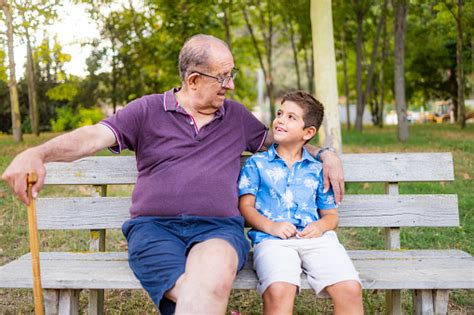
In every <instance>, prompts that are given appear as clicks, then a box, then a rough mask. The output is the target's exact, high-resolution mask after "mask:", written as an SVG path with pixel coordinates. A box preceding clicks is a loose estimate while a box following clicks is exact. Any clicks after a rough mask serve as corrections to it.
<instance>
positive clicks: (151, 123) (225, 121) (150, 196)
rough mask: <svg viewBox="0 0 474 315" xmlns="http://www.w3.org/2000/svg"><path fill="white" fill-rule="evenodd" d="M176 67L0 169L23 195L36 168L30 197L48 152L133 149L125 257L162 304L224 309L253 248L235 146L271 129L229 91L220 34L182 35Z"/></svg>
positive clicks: (71, 156)
mask: <svg viewBox="0 0 474 315" xmlns="http://www.w3.org/2000/svg"><path fill="white" fill-rule="evenodd" d="M179 71H180V77H181V80H182V87H181V88H178V89H172V90H170V91H167V92H165V93H164V94H154V95H148V96H144V97H142V98H140V99H137V100H135V101H133V102H131V103H130V104H128V105H127V106H126V107H125V108H124V109H123V110H121V111H119V112H118V113H117V114H115V115H114V116H112V117H109V118H107V119H105V120H103V121H102V122H100V123H98V124H96V125H94V126H86V127H82V128H79V129H77V130H75V131H72V132H70V133H67V134H64V135H61V136H59V137H57V138H54V139H52V140H50V141H48V142H46V143H44V144H42V145H40V146H37V147H34V148H30V149H28V150H26V151H24V152H22V153H20V154H19V155H18V156H17V157H16V158H15V159H14V160H13V161H12V163H11V164H10V166H9V167H8V168H7V169H6V170H5V172H4V174H3V175H2V178H3V179H4V180H5V181H6V182H7V183H8V185H9V186H10V187H11V188H12V190H13V192H14V193H15V194H16V195H18V197H19V198H20V199H21V200H22V201H23V202H24V203H28V202H29V200H28V198H27V196H26V193H25V191H26V174H27V172H29V171H32V170H34V171H36V172H37V173H38V175H39V181H38V183H37V184H36V185H35V186H34V187H33V196H34V197H36V195H37V193H38V192H39V191H40V189H41V186H42V184H43V182H44V177H45V168H44V163H46V162H51V161H74V160H76V159H79V158H81V157H85V156H89V155H93V154H95V153H96V152H98V151H100V150H102V149H104V148H110V150H112V151H114V152H117V153H119V152H120V151H121V150H123V149H129V150H132V151H134V152H135V153H136V158H137V168H138V172H139V174H138V179H137V183H136V186H135V189H134V191H133V195H132V206H131V209H130V214H131V219H130V220H128V221H127V222H125V223H124V225H123V228H122V229H123V233H124V235H125V237H126V238H127V241H128V251H129V263H130V267H131V268H132V270H133V272H134V274H135V275H136V277H137V278H138V279H139V280H140V282H141V284H142V285H143V287H144V288H145V289H146V290H147V292H148V293H149V295H150V297H151V298H152V300H153V301H154V303H155V304H156V305H157V306H158V307H159V308H160V310H161V311H162V313H165V314H166V313H172V312H173V311H174V308H175V306H176V313H180V314H184V313H193V314H201V313H202V314H204V313H205V314H223V313H224V312H225V310H226V306H227V301H228V298H229V294H230V290H231V287H232V282H233V280H234V278H235V275H236V273H237V272H238V271H239V270H240V269H241V268H242V267H243V266H244V264H245V260H246V257H247V253H248V250H249V244H248V242H247V241H246V239H245V237H244V234H243V227H244V220H243V218H242V217H241V216H240V213H239V210H238V207H237V205H238V201H237V188H236V187H237V186H236V183H237V178H238V175H239V170H240V155H241V153H242V152H243V151H245V150H247V151H251V152H256V151H258V150H260V149H261V148H262V147H266V146H267V145H270V144H271V143H272V136H271V134H268V132H267V129H266V128H265V126H264V125H263V124H261V123H260V122H259V121H258V120H257V119H256V118H254V116H253V115H252V114H251V113H250V112H248V111H247V110H246V109H245V107H244V106H243V105H242V104H239V103H237V102H235V101H231V100H226V99H225V95H226V92H227V91H229V90H233V89H234V81H233V80H234V78H235V75H236V73H237V71H236V69H235V67H234V60H233V57H232V54H231V52H230V51H229V49H228V47H227V45H226V44H225V43H224V42H223V41H221V40H220V39H217V38H215V37H213V36H209V35H196V36H193V37H191V38H190V39H188V40H187V41H186V43H185V44H184V46H183V48H182V49H181V52H180V55H179ZM312 151H313V153H317V152H318V151H319V150H317V149H316V148H312ZM322 156H323V157H322V158H323V160H324V165H325V169H326V172H327V173H329V175H330V177H331V178H332V181H333V182H332V184H333V188H334V191H335V193H336V198H337V199H338V200H340V199H341V197H342V195H343V189H342V188H343V180H342V177H343V176H342V167H341V164H340V160H339V158H338V157H337V156H336V155H335V154H334V153H332V152H329V151H325V152H324V154H322ZM328 185H329V183H328V182H326V186H328ZM175 302H176V305H175V304H174V303H175Z"/></svg>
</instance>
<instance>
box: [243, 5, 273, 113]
mask: <svg viewBox="0 0 474 315" xmlns="http://www.w3.org/2000/svg"><path fill="white" fill-rule="evenodd" d="M257 8H258V10H259V14H260V28H261V31H262V34H263V41H264V46H265V51H266V55H265V56H266V59H267V60H266V63H267V67H265V64H264V62H263V56H262V53H261V52H260V49H259V47H258V43H257V38H256V37H255V33H254V31H253V27H252V24H251V23H250V19H249V16H248V12H247V8H246V7H245V5H243V6H242V13H243V16H244V20H245V24H246V25H247V29H248V30H249V33H250V38H251V39H252V43H253V46H254V48H255V52H256V54H257V59H258V62H259V63H260V68H261V69H262V71H263V74H264V76H265V86H266V88H267V96H268V98H269V101H270V120H271V121H273V120H274V119H275V104H274V95H273V78H272V46H273V40H272V38H273V26H272V15H271V11H269V12H268V14H269V23H268V34H267V33H266V31H267V30H266V27H265V23H264V16H263V12H262V11H261V8H260V6H257Z"/></svg>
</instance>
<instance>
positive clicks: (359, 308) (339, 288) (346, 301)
mask: <svg viewBox="0 0 474 315" xmlns="http://www.w3.org/2000/svg"><path fill="white" fill-rule="evenodd" d="M326 291H327V293H329V295H330V296H331V299H332V301H333V303H334V314H336V315H338V314H354V315H356V314H364V308H363V304H362V287H361V286H360V283H359V282H358V281H354V280H347V281H342V282H338V283H335V284H333V285H330V286H328V287H326Z"/></svg>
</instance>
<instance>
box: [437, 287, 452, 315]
mask: <svg viewBox="0 0 474 315" xmlns="http://www.w3.org/2000/svg"><path fill="white" fill-rule="evenodd" d="M433 300H434V301H433V303H434V313H435V314H436V315H445V314H448V302H449V290H433Z"/></svg>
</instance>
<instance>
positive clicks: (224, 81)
mask: <svg viewBox="0 0 474 315" xmlns="http://www.w3.org/2000/svg"><path fill="white" fill-rule="evenodd" d="M193 72H194V73H197V74H200V75H202V76H205V77H208V78H212V79H216V80H217V82H219V83H220V84H221V87H224V86H226V85H227V84H229V82H230V79H232V81H234V80H235V77H236V76H237V73H238V72H239V69H237V68H234V69H232V70H231V72H230V75H228V76H223V75H221V76H218V77H215V76H213V75H210V74H207V73H202V72H199V71H193Z"/></svg>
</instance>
